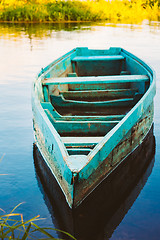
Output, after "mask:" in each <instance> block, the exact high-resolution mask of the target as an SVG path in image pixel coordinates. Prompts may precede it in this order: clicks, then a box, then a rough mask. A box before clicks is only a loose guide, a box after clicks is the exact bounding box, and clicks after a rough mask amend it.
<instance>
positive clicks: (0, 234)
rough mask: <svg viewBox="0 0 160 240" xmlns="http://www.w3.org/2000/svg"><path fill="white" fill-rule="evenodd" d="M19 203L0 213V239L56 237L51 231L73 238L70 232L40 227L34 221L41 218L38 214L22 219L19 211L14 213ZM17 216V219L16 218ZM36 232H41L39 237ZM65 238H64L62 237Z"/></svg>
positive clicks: (23, 239)
mask: <svg viewBox="0 0 160 240" xmlns="http://www.w3.org/2000/svg"><path fill="white" fill-rule="evenodd" d="M20 205H21V203H20V204H18V205H17V206H16V207H15V208H14V209H13V210H12V211H11V212H10V213H9V214H5V213H4V211H3V210H2V209H0V211H3V215H0V239H1V240H4V239H13V240H18V239H19V240H25V239H57V238H54V237H53V235H52V232H53V231H57V232H61V233H62V234H63V235H64V236H66V237H67V239H68V237H69V239H74V240H76V238H74V237H73V236H72V235H71V234H69V233H67V232H64V231H61V230H58V229H54V228H42V227H39V226H38V225H37V224H35V221H38V220H41V219H40V218H39V215H38V216H36V217H34V218H32V219H29V220H27V221H24V219H23V215H22V214H21V213H15V210H16V209H17V207H19V206H20ZM17 217H18V218H19V220H17ZM36 232H39V233H41V237H38V238H37V237H36ZM64 239H66V238H64Z"/></svg>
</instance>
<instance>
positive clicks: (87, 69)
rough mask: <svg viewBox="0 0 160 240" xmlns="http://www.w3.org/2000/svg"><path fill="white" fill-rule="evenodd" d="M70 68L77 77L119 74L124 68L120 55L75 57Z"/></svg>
mask: <svg viewBox="0 0 160 240" xmlns="http://www.w3.org/2000/svg"><path fill="white" fill-rule="evenodd" d="M71 62H72V68H73V71H75V72H76V73H77V74H78V75H79V76H99V75H113V74H119V73H120V72H121V70H122V69H123V68H124V66H123V65H124V63H125V58H124V57H123V56H122V55H108V56H107V55H98V56H76V57H74V58H73V59H72V61H71Z"/></svg>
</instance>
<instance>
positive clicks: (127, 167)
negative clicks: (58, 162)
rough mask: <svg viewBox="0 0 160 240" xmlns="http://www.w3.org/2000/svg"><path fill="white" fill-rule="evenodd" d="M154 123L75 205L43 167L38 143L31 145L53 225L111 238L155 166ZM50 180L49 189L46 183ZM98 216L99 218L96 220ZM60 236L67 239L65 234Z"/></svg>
mask: <svg viewBox="0 0 160 240" xmlns="http://www.w3.org/2000/svg"><path fill="white" fill-rule="evenodd" d="M154 155H155V138H154V135H153V127H152V128H151V130H150V131H149V133H148V134H147V136H146V137H145V139H144V140H143V142H142V143H141V144H140V145H139V146H138V147H137V148H136V149H135V151H133V152H131V153H130V154H129V155H128V156H127V157H126V158H125V159H124V161H123V162H122V163H121V164H120V165H119V166H118V167H117V168H115V170H114V171H112V173H110V174H109V176H108V177H107V178H106V179H104V181H103V182H102V183H101V184H100V185H99V186H98V187H97V188H96V189H95V190H94V191H93V192H92V193H91V194H90V195H89V196H88V197H87V198H86V199H85V200H84V201H83V202H82V203H81V204H80V205H79V206H78V207H77V208H74V209H71V208H69V207H68V204H67V203H66V200H65V197H64V195H63V193H62V192H61V190H60V188H59V185H58V184H57V182H56V180H55V178H54V176H53V174H52V173H51V171H50V170H49V169H48V168H47V167H46V164H45V161H44V159H43V157H42V156H41V153H40V151H39V150H38V148H37V146H36V145H35V144H34V145H33V156H34V166H35V173H36V178H37V183H38V185H39V188H40V191H41V193H42V195H43V199H44V200H45V204H46V205H47V207H48V210H49V212H50V215H51V216H52V219H53V223H54V224H55V219H56V226H55V228H56V229H63V231H65V232H68V233H70V234H72V235H73V236H74V237H75V238H76V239H80V240H88V239H92V240H97V239H98V240H100V239H101V240H104V236H105V239H110V238H111V235H112V233H113V232H114V230H115V228H116V227H117V226H118V225H119V224H120V222H121V221H122V219H123V217H124V216H125V214H126V213H127V212H128V210H129V209H130V208H131V206H132V204H133V203H134V201H135V200H136V198H137V197H138V195H139V194H140V192H141V190H142V189H143V187H144V185H145V183H146V182H147V179H148V177H149V176H150V174H151V172H152V169H153V167H154V161H155V158H154ZM48 179H49V181H50V182H52V189H51V188H50V186H49V184H48ZM97 219H98V221H97ZM58 237H59V238H60V239H66V240H69V239H70V238H66V235H59V236H58Z"/></svg>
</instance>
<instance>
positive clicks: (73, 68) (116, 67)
mask: <svg viewBox="0 0 160 240" xmlns="http://www.w3.org/2000/svg"><path fill="white" fill-rule="evenodd" d="M112 51H113V50H101V51H100V50H99V51H96V50H88V49H85V54H84V50H83V51H82V50H79V51H73V52H71V53H70V54H68V55H65V56H64V57H63V58H61V59H59V60H58V61H57V62H54V63H53V64H52V66H50V67H49V68H48V70H47V71H45V72H46V74H45V75H44V77H43V79H42V87H43V96H44V98H43V101H41V105H42V107H43V109H44V110H45V112H46V114H47V116H48V118H49V119H50V121H51V123H52V124H53V126H54V127H55V128H56V130H57V132H58V133H59V135H60V136H61V139H62V141H63V142H64V145H65V146H66V148H67V151H68V153H69V155H74V154H80V155H82V154H83V155H84V154H85V155H88V154H89V153H90V151H91V150H92V149H93V148H94V147H95V145H96V144H97V143H98V142H99V141H100V140H101V139H102V138H103V137H104V136H105V135H106V134H107V133H108V132H109V131H110V130H111V129H112V128H113V127H114V126H116V125H117V124H118V123H119V122H120V121H121V120H122V118H123V117H124V116H125V115H126V114H127V113H128V112H129V111H130V109H131V108H132V107H133V106H134V105H135V104H136V103H137V102H138V101H139V100H140V98H141V97H142V96H143V94H144V93H145V92H146V91H147V89H148V88H149V84H150V77H149V76H148V75H147V71H146V70H145V68H144V67H143V66H142V65H141V64H140V63H139V62H138V61H136V60H135V59H134V58H131V57H130V56H128V55H127V54H126V53H123V52H120V50H117V51H115V50H114V51H113V52H112Z"/></svg>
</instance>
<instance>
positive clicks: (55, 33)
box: [0, 21, 160, 240]
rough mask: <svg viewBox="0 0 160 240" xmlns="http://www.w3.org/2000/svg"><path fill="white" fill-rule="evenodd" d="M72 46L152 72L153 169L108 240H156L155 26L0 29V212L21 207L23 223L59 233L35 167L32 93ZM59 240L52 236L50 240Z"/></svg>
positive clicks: (159, 25)
mask: <svg viewBox="0 0 160 240" xmlns="http://www.w3.org/2000/svg"><path fill="white" fill-rule="evenodd" d="M77 46H85V47H89V48H100V49H105V48H109V47H110V46H112V47H123V48H124V49H126V50H128V51H130V52H132V53H133V54H135V55H136V56H138V57H140V58H142V59H143V60H145V61H146V62H147V63H148V64H150V65H151V66H152V67H153V68H154V70H155V71H156V75H157V94H156V97H155V116H154V135H155V139H156V152H155V156H154V166H153V168H152V171H151V172H150V174H149V177H148V180H147V181H146V183H145V185H144V186H142V187H141V191H140V193H139V195H138V196H137V197H136V199H135V200H134V202H133V204H131V206H130V207H129V209H128V210H127V211H126V214H125V215H124V216H123V217H122V219H121V220H120V221H119V222H118V223H117V224H115V228H114V229H113V231H112V234H111V235H110V239H123V240H125V239H136V240H137V239H148V240H149V239H152V240H156V239H157V240H158V239H160V161H159V158H160V100H158V99H160V97H159V96H160V22H148V21H145V22H143V23H142V24H140V25H134V24H121V23H119V24H115V23H96V24H89V23H87V24H71V23H70V24H26V25H25V24H0V159H1V161H0V208H1V209H3V210H4V211H5V212H6V213H9V212H10V211H11V210H12V209H13V208H14V207H15V206H16V205H17V204H19V203H23V204H22V205H21V206H19V208H18V209H17V210H16V212H21V213H22V214H23V215H24V219H25V220H28V219H30V218H32V217H34V216H37V215H40V216H41V218H43V219H42V220H41V221H39V222H38V224H39V225H40V226H43V227H55V228H60V225H59V223H58V221H57V218H56V217H55V215H54V206H52V207H53V211H51V210H50V207H48V204H47V199H46V196H45V194H44V192H43V191H42V189H41V184H40V183H39V180H38V177H37V175H36V171H35V167H34V160H33V142H34V137H33V130H32V109H31V87H32V81H33V79H34V77H35V76H36V74H37V73H38V72H39V71H40V69H41V68H42V67H45V66H46V65H47V64H49V63H50V62H52V61H53V60H54V59H56V58H58V57H59V56H61V55H63V54H64V53H66V52H68V51H70V50H71V49H72V48H74V47H77ZM142 185H143V184H142ZM94 210H95V209H94ZM51 213H52V214H51ZM106 214H107V213H106ZM97 221H99V220H98V219H97ZM106 224H107V223H106ZM62 230H63V229H62ZM101 231H102V232H103V233H101V234H100V235H103V239H108V237H107V231H108V230H106V228H104V229H102V230H101ZM58 236H59V233H58V232H56V231H55V232H54V237H58ZM39 237H40V236H39ZM101 239H102V238H101Z"/></svg>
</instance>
